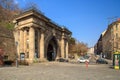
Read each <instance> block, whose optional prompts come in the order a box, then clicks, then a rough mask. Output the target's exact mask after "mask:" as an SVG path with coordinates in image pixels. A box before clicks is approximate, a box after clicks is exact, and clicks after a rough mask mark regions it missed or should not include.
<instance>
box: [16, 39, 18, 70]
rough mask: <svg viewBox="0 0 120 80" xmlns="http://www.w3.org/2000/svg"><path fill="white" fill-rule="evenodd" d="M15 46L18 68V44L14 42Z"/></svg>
mask: <svg viewBox="0 0 120 80" xmlns="http://www.w3.org/2000/svg"><path fill="white" fill-rule="evenodd" d="M15 44H16V49H17V51H16V67H17V68H18V42H17V41H16V42H15Z"/></svg>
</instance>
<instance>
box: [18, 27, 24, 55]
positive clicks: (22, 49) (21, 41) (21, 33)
mask: <svg viewBox="0 0 120 80" xmlns="http://www.w3.org/2000/svg"><path fill="white" fill-rule="evenodd" d="M19 45H20V53H22V52H24V32H23V30H22V29H21V30H20V43H19Z"/></svg>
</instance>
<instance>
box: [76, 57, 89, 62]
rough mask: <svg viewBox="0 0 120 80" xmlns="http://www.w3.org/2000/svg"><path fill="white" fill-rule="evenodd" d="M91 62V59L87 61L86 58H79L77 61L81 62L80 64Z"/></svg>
mask: <svg viewBox="0 0 120 80" xmlns="http://www.w3.org/2000/svg"><path fill="white" fill-rule="evenodd" d="M86 61H87V62H89V59H86V58H84V57H80V58H78V60H77V62H80V63H85V62H86Z"/></svg>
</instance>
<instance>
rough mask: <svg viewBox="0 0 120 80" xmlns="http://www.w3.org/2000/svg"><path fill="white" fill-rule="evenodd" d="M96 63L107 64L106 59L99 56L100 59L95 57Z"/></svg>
mask: <svg viewBox="0 0 120 80" xmlns="http://www.w3.org/2000/svg"><path fill="white" fill-rule="evenodd" d="M96 63H98V64H108V61H106V60H105V59H103V58H100V59H97V60H96Z"/></svg>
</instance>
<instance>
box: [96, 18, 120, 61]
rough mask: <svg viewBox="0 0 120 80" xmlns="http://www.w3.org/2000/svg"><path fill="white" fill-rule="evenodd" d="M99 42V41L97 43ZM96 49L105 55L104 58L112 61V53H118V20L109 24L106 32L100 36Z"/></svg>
mask: <svg viewBox="0 0 120 80" xmlns="http://www.w3.org/2000/svg"><path fill="white" fill-rule="evenodd" d="M98 42H99V41H98ZM101 42H102V43H100V45H101V47H99V48H98V47H97V50H98V49H102V50H101V52H102V53H103V54H105V56H106V58H109V59H112V55H113V52H115V51H120V20H118V21H115V22H113V23H111V24H110V25H109V26H108V28H107V30H106V31H105V32H104V34H102V37H101Z"/></svg>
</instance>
